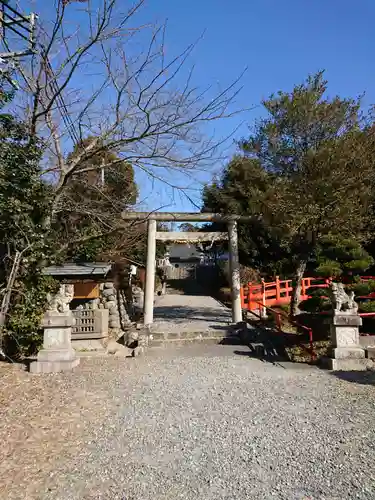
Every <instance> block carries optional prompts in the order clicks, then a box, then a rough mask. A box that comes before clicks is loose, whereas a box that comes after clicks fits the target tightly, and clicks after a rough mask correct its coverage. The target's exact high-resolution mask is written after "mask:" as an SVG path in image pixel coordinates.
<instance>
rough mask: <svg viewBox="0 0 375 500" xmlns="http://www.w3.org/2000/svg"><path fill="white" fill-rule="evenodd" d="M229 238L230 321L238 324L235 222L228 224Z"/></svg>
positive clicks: (238, 301) (238, 299) (240, 316)
mask: <svg viewBox="0 0 375 500" xmlns="http://www.w3.org/2000/svg"><path fill="white" fill-rule="evenodd" d="M228 236H229V264H230V276H231V292H232V321H233V323H240V322H241V321H242V308H241V278H240V263H239V258H238V237H237V222H236V221H232V222H229V223H228Z"/></svg>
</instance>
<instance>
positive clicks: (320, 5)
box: [24, 0, 375, 210]
mask: <svg viewBox="0 0 375 500" xmlns="http://www.w3.org/2000/svg"><path fill="white" fill-rule="evenodd" d="M100 1H101V0H92V6H93V7H95V6H97V5H99V4H100ZM24 2H25V4H28V5H31V4H32V5H34V2H33V0H24ZM44 2H45V0H39V1H38V2H37V3H36V5H37V9H38V12H39V13H40V14H41V16H45V15H49V14H51V12H52V9H53V6H52V3H50V2H46V3H44ZM121 2H123V5H130V4H131V2H129V1H128V0H120V3H121ZM33 8H35V7H33ZM78 8H79V4H76V3H75V4H74V5H73V4H72V5H71V6H70V7H69V13H70V12H71V21H73V22H74V23H76V22H78V18H77V10H76V9H78ZM69 15H70V14H69ZM166 20H167V21H168V27H167V34H166V54H167V56H168V55H170V56H171V57H173V55H176V54H178V53H180V52H182V51H183V50H184V49H185V48H186V46H187V45H189V44H190V43H192V42H194V41H196V40H197V39H198V38H199V37H200V36H201V35H202V34H203V33H204V35H203V38H202V39H201V40H200V41H199V43H198V45H197V47H196V48H195V50H194V52H193V54H192V56H191V58H190V60H189V61H188V63H187V65H188V66H187V68H188V67H189V66H192V65H194V66H195V73H194V84H195V85H198V86H199V87H203V88H204V87H207V86H209V85H213V86H217V87H218V88H220V87H221V88H223V87H225V86H226V85H228V84H229V83H231V82H232V81H233V80H234V79H235V78H236V77H237V76H238V75H239V74H240V73H241V72H242V71H243V70H244V68H245V67H247V71H246V73H245V75H244V76H243V78H242V81H241V85H242V86H243V89H242V91H241V93H240V95H239V96H238V98H237V102H236V106H237V108H238V109H244V108H251V110H250V111H247V112H244V113H242V114H241V115H240V116H237V117H235V118H234V119H231V120H223V121H220V122H215V123H211V125H210V127H208V129H207V132H208V133H209V134H213V135H214V136H215V137H217V138H220V137H223V136H227V135H229V134H230V133H231V132H232V131H233V130H234V129H236V127H239V128H238V130H237V132H236V135H235V137H234V138H235V139H240V138H241V137H243V136H246V135H247V133H248V127H249V126H250V127H251V126H252V124H254V121H255V120H256V119H257V118H259V117H260V116H261V115H262V107H261V105H260V102H261V100H262V99H263V98H266V97H268V96H269V95H270V94H271V93H273V92H277V91H278V90H285V91H287V90H291V89H292V87H293V85H295V84H298V83H301V82H302V81H303V80H304V79H305V78H306V76H307V75H308V74H311V73H315V72H317V71H319V70H322V69H324V70H325V71H326V73H325V76H326V78H327V79H328V82H329V90H328V93H329V94H330V95H335V94H339V95H341V96H345V97H356V96H358V95H360V94H362V93H364V92H365V93H366V95H365V98H364V101H363V102H364V105H365V106H368V105H370V104H372V103H375V56H374V48H375V30H374V28H373V26H374V23H375V1H374V0H360V1H358V2H353V1H349V0H340V1H339V0H325V1H323V0H313V1H310V2H306V1H301V0H282V1H281V0H231V1H229V0H189V1H182V0H147V2H146V5H145V7H144V8H143V9H142V11H141V13H140V14H139V15H138V19H136V20H134V24H135V25H137V23H138V24H139V23H142V22H150V21H151V22H159V23H164V22H165V21H166ZM81 29H82V28H81ZM177 83H178V82H177ZM181 84H182V80H181ZM88 88H89V85H88V87H87V89H88ZM234 151H235V146H234V144H233V141H230V142H229V143H228V150H227V152H226V155H227V159H228V160H229V158H230V156H231V155H232V154H233V152H234ZM224 165H225V160H223V161H221V162H218V163H217V164H216V165H215V169H216V170H217V171H218V170H220V169H221V168H222V167H223V166H224ZM212 173H213V172H211V173H205V174H199V175H198V174H197V175H196V176H194V179H192V180H190V181H189V186H190V187H191V188H192V189H191V191H190V196H191V198H192V199H193V200H194V201H195V203H196V204H197V205H199V203H200V190H201V188H202V183H203V182H208V181H209V180H210V179H211V176H212ZM173 180H176V179H173ZM137 181H138V183H139V186H140V194H141V196H140V200H141V201H142V202H143V208H149V209H155V208H158V207H160V206H165V210H196V207H195V206H194V205H192V204H191V203H189V201H188V200H187V199H186V198H184V197H181V196H179V195H178V193H171V191H170V190H169V189H168V188H167V187H166V186H165V185H164V184H160V183H152V182H151V181H150V179H148V178H147V177H146V176H145V175H142V174H139V173H138V174H137ZM177 181H181V182H183V183H184V184H185V185H186V181H185V180H181V179H177ZM173 195H174V196H173Z"/></svg>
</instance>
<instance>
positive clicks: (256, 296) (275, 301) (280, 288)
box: [241, 277, 331, 311]
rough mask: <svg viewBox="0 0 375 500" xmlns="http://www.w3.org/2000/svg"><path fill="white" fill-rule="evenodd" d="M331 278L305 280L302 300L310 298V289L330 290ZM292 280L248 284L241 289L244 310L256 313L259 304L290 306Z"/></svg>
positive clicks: (302, 287) (303, 281)
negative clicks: (308, 291)
mask: <svg viewBox="0 0 375 500" xmlns="http://www.w3.org/2000/svg"><path fill="white" fill-rule="evenodd" d="M330 282H331V279H330V278H303V280H302V286H301V300H306V299H307V298H308V297H309V296H308V294H307V290H308V289H309V288H328V286H329V284H330ZM292 290H293V286H292V280H280V279H279V278H278V277H276V279H275V281H271V282H265V281H264V280H262V282H261V283H257V284H253V283H251V282H250V283H248V284H247V285H245V286H242V287H241V306H242V309H247V310H249V311H254V310H256V309H257V308H258V307H259V302H260V303H261V304H262V305H263V306H265V307H272V306H278V305H282V304H289V302H290V298H291V295H292Z"/></svg>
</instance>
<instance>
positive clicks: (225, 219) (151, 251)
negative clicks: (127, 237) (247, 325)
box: [122, 212, 250, 326]
mask: <svg viewBox="0 0 375 500" xmlns="http://www.w3.org/2000/svg"><path fill="white" fill-rule="evenodd" d="M122 218H123V219H124V220H128V221H129V220H133V221H134V220H140V221H141V220H147V224H148V226H147V264H146V286H145V299H144V324H145V326H148V325H151V324H152V322H153V317H154V295H155V267H156V240H161V241H168V240H173V241H178V240H180V241H189V240H190V241H212V240H213V239H215V240H219V239H220V240H223V239H229V264H230V275H231V293H232V321H233V323H239V322H240V321H242V309H241V297H240V287H241V282H240V266H239V260H238V238H237V222H248V221H249V220H250V217H248V216H240V215H223V214H213V213H188V212H150V213H149V212H124V213H123V215H122ZM157 221H162V222H222V223H226V224H227V227H228V234H226V233H217V232H202V233H201V232H196V233H195V232H164V231H163V232H158V231H157V230H156V229H157V227H156V225H157Z"/></svg>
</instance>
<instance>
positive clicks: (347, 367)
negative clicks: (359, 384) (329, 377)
mask: <svg viewBox="0 0 375 500" xmlns="http://www.w3.org/2000/svg"><path fill="white" fill-rule="evenodd" d="M325 361H326V363H325V364H326V367H327V368H328V370H334V371H348V372H349V371H350V372H351V371H365V370H367V369H368V368H371V367H372V366H373V363H372V362H371V360H369V359H356V358H346V359H333V358H327V359H326V360H325Z"/></svg>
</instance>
